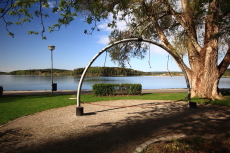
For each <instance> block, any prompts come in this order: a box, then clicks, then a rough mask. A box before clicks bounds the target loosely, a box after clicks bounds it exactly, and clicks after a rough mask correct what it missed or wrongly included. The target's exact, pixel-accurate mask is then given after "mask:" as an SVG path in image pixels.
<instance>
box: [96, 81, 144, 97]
mask: <svg viewBox="0 0 230 153" xmlns="http://www.w3.org/2000/svg"><path fill="white" fill-rule="evenodd" d="M141 90H142V85H141V84H105V83H97V84H94V85H93V94H94V96H115V95H141Z"/></svg>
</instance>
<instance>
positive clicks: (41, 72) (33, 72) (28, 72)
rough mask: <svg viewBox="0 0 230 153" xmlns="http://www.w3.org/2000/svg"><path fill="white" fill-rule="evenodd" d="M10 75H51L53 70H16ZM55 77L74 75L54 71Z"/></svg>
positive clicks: (58, 70) (62, 71)
mask: <svg viewBox="0 0 230 153" xmlns="http://www.w3.org/2000/svg"><path fill="white" fill-rule="evenodd" d="M8 74H9V75H50V74H51V69H31V70H16V71H12V72H9V73H8ZM53 75H73V71H72V70H63V69H53Z"/></svg>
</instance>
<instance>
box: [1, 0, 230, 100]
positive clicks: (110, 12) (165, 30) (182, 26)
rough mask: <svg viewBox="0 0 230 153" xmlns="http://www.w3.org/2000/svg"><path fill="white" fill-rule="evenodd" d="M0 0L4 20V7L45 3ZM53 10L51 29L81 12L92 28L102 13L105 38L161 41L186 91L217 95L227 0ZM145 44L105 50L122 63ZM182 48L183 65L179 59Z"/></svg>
mask: <svg viewBox="0 0 230 153" xmlns="http://www.w3.org/2000/svg"><path fill="white" fill-rule="evenodd" d="M3 2H5V4H6V2H7V5H8V6H6V5H5V8H3V7H2V8H0V13H1V18H3V19H4V21H6V20H5V18H4V15H5V14H6V13H7V12H8V13H10V14H11V15H20V14H24V15H25V17H26V19H29V18H30V17H31V16H32V15H31V14H30V13H29V11H28V10H29V9H28V8H29V7H31V5H32V4H35V3H39V4H40V8H41V7H42V6H46V7H48V1H47V0H29V1H27V0H16V1H13V0H5V1H4V0H3V1H2V2H1V3H3ZM9 3H12V5H9ZM23 8H24V9H23ZM53 12H59V13H60V14H61V16H62V17H61V18H60V19H59V20H58V22H57V24H55V25H54V26H52V27H48V28H49V30H50V31H51V32H52V31H54V30H55V29H56V28H58V29H59V28H60V26H61V25H68V24H69V23H70V22H71V21H72V20H74V17H75V16H80V17H82V18H83V17H84V18H85V19H86V21H87V22H88V23H89V24H91V25H92V30H96V29H98V23H99V22H100V21H102V20H103V19H107V18H108V17H112V20H111V22H110V23H109V24H108V26H109V27H111V28H114V31H112V32H111V35H110V37H109V38H110V43H112V42H114V41H117V40H120V39H124V38H129V37H142V38H146V39H151V40H153V41H156V42H158V43H161V44H162V45H163V46H164V47H166V48H168V49H169V50H170V51H171V52H172V54H174V55H175V57H176V58H177V59H178V61H180V64H181V65H183V67H184V69H185V70H186V73H187V75H188V77H189V81H190V83H191V86H192V91H191V93H192V96H199V97H203V98H210V99H215V98H217V99H219V98H221V97H222V95H221V93H220V92H219V89H218V84H219V80H220V78H221V76H222V75H223V74H224V72H225V71H226V69H227V68H228V66H229V64H230V47H229V42H230V41H229V34H230V24H229V22H230V0H60V1H58V2H57V5H56V7H54V8H53ZM34 14H35V15H36V16H38V17H40V18H41V19H42V17H45V16H47V15H46V14H43V13H42V10H38V11H36V12H34ZM24 20H25V19H24ZM118 20H124V21H126V23H127V28H126V29H125V30H123V31H120V30H119V29H116V24H117V21H118ZM6 23H7V22H6ZM8 24H11V23H8ZM17 24H20V23H17ZM98 30H99V29H98ZM43 32H44V31H42V32H41V33H42V34H43ZM31 33H33V32H31ZM85 33H88V31H85ZM9 34H10V35H12V33H9ZM147 47H148V46H147V44H144V43H133V42H130V43H125V44H121V45H117V46H115V47H113V48H111V49H110V50H109V52H110V56H111V57H112V59H113V60H115V61H118V62H119V63H120V64H121V65H123V64H124V62H125V60H126V59H127V58H130V57H141V58H142V57H143V56H144V55H145V52H146V49H147ZM185 54H187V56H188V59H189V62H188V63H189V65H186V64H185V62H184V59H183V57H184V55H185Z"/></svg>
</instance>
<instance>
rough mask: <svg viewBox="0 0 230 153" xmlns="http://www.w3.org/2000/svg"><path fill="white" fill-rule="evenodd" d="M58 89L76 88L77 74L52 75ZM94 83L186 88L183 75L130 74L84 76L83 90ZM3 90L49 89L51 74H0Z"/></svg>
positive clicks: (226, 82) (227, 83) (224, 82)
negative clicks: (129, 75) (124, 75)
mask: <svg viewBox="0 0 230 153" xmlns="http://www.w3.org/2000/svg"><path fill="white" fill-rule="evenodd" d="M53 80H54V83H57V89H58V90H77V87H78V83H79V81H80V77H79V76H54V77H53ZM95 83H119V84H121V83H139V84H142V88H143V89H167V88H186V82H185V79H184V77H183V76H174V77H170V76H132V77H101V76H98V77H85V79H84V82H83V84H82V89H83V90H91V89H92V85H93V84H95ZM0 85H3V87H4V90H8V91H9V90H50V89H51V76H41V75H0ZM219 87H220V88H229V87H230V78H221V80H220V84H219Z"/></svg>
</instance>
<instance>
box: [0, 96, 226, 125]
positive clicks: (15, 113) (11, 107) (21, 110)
mask: <svg viewBox="0 0 230 153" xmlns="http://www.w3.org/2000/svg"><path fill="white" fill-rule="evenodd" d="M186 95H187V93H152V94H143V95H142V96H116V97H94V96H93V95H81V101H84V102H97V101H108V100H125V99H142V100H175V101H177V100H185V97H186ZM71 97H76V95H53V96H51V95H42V96H3V97H1V98H0V114H1V118H0V125H2V124H4V123H7V122H9V121H12V120H14V119H16V118H19V117H22V116H25V115H29V114H33V113H37V112H40V111H44V110H48V109H52V108H58V107H64V106H68V105H75V104H76V100H70V99H69V98H71ZM224 97H225V100H217V101H209V100H205V99H200V98H193V99H192V100H191V101H192V102H201V103H211V104H221V105H226V106H229V107H230V95H229V94H225V95H224Z"/></svg>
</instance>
